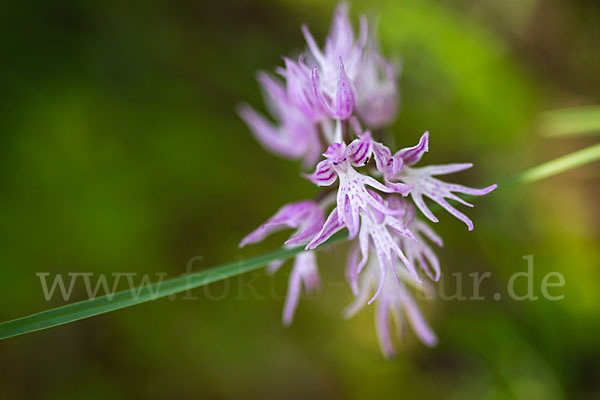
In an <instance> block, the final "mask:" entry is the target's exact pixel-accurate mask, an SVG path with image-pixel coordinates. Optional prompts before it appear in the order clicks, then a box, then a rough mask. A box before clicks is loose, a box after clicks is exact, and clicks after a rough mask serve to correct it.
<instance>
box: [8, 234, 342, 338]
mask: <svg viewBox="0 0 600 400" xmlns="http://www.w3.org/2000/svg"><path fill="white" fill-rule="evenodd" d="M344 237H345V234H344V233H341V234H338V235H334V236H333V237H332V238H330V239H329V240H328V241H327V242H326V243H324V244H323V246H325V245H327V244H331V243H334V242H336V241H340V240H342V239H343V238H344ZM303 249H304V246H297V247H294V248H290V249H281V250H277V251H274V252H271V253H267V254H262V255H260V256H257V257H253V258H250V259H247V260H242V261H238V262H234V263H229V264H225V265H222V266H219V267H215V268H211V269H209V270H206V271H201V272H196V273H193V274H189V275H185V276H181V277H178V278H173V279H169V280H165V281H162V282H160V283H155V284H152V285H148V286H144V287H142V288H133V289H132V290H124V291H121V292H117V293H115V294H114V295H111V296H110V297H109V296H102V297H96V298H93V299H89V300H83V301H80V302H77V303H73V304H67V305H64V306H60V307H56V308H52V309H50V310H46V311H42V312H39V313H36V314H31V315H28V316H26V317H22V318H18V319H13V320H11V321H7V322H3V323H1V324H0V339H6V338H9V337H12V336H17V335H22V334H24V333H29V332H34V331H39V330H42V329H47V328H52V327H54V326H58V325H63V324H67V323H69V322H74V321H77V320H80V319H84V318H89V317H93V316H95V315H100V314H104V313H107V312H111V311H115V310H118V309H121V308H125V307H130V306H134V305H136V304H140V303H145V302H147V301H152V300H156V299H159V298H162V297H165V296H168V295H171V294H176V293H181V292H184V291H187V290H190V289H194V288H197V287H200V286H204V285H207V284H209V283H212V282H217V281H220V280H224V279H227V278H231V277H233V276H236V275H241V274H243V273H246V272H249V271H253V270H256V269H258V268H261V267H263V266H265V265H267V264H268V263H270V262H271V261H274V260H282V259H287V258H290V257H292V256H294V255H295V254H297V253H299V252H301V251H303Z"/></svg>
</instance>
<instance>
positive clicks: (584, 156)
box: [498, 143, 600, 188]
mask: <svg viewBox="0 0 600 400" xmlns="http://www.w3.org/2000/svg"><path fill="white" fill-rule="evenodd" d="M598 160H600V143H598V144H595V145H593V146H590V147H586V148H585V149H582V150H578V151H576V152H574V153H571V154H567V155H566V156H562V157H559V158H555V159H554V160H551V161H547V162H545V163H543V164H540V165H537V166H535V167H533V168H529V169H527V170H525V171H523V172H520V173H518V174H515V175H512V176H509V177H508V178H505V179H502V180H501V181H499V182H498V187H499V188H504V187H508V186H514V185H519V184H523V183H531V182H535V181H539V180H541V179H544V178H548V177H550V176H554V175H557V174H560V173H561V172H565V171H567V170H570V169H573V168H576V167H579V166H582V165H584V164H588V163H591V162H594V161H598Z"/></svg>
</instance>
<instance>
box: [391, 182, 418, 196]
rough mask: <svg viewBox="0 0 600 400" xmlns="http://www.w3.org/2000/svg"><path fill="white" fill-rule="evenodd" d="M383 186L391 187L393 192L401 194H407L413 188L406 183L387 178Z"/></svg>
mask: <svg viewBox="0 0 600 400" xmlns="http://www.w3.org/2000/svg"><path fill="white" fill-rule="evenodd" d="M385 186H386V187H388V188H390V189H392V191H393V192H394V193H398V194H400V195H402V196H408V195H409V193H410V191H411V190H412V188H413V185H408V184H406V183H401V182H390V181H389V180H387V179H386V180H385Z"/></svg>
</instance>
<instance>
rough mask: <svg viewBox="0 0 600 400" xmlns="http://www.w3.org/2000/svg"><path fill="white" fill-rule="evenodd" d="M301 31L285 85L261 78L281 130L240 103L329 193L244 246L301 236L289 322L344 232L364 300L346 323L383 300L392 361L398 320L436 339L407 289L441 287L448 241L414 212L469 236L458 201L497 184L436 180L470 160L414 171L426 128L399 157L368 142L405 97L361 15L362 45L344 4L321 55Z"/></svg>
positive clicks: (270, 140) (355, 285) (384, 341)
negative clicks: (451, 221)
mask: <svg viewBox="0 0 600 400" xmlns="http://www.w3.org/2000/svg"><path fill="white" fill-rule="evenodd" d="M302 32H303V34H304V37H305V39H306V42H307V50H306V51H305V52H304V53H302V54H301V55H300V56H299V57H298V58H297V59H296V60H293V59H290V58H287V57H284V64H285V67H280V68H277V69H276V74H277V75H278V76H279V77H275V76H273V75H270V74H267V73H261V74H259V78H258V79H259V81H260V83H261V85H262V87H263V89H264V93H265V100H266V103H267V105H268V108H269V111H270V112H271V114H272V116H273V118H274V120H275V121H276V122H271V120H270V119H268V118H266V117H264V116H262V115H261V114H259V113H258V112H256V111H254V110H253V109H252V108H251V107H250V106H248V105H243V106H241V107H240V108H239V114H240V116H241V117H242V119H243V120H244V121H245V122H246V123H247V124H248V126H249V127H250V129H251V130H252V132H253V133H254V135H255V136H256V138H257V140H258V141H259V142H260V143H261V144H262V145H263V146H264V147H266V148H267V149H268V150H270V151H271V152H273V153H275V154H278V155H280V156H283V157H286V158H291V159H302V160H303V163H304V165H305V167H307V168H312V169H313V171H314V172H312V173H310V174H306V175H305V177H306V178H307V179H309V180H310V181H311V182H313V183H314V184H315V185H317V186H319V187H324V188H325V189H324V192H323V193H321V194H319V195H318V196H317V197H316V200H304V201H299V202H295V203H291V204H288V205H286V206H284V207H282V208H281V209H280V210H279V211H278V212H277V213H276V214H275V215H274V216H273V217H271V218H270V219H269V220H268V221H267V222H265V223H264V224H263V225H262V226H260V227H259V228H258V229H256V230H255V231H253V232H252V233H250V234H249V235H248V236H246V237H245V238H244V239H243V240H242V242H241V243H240V246H244V245H246V244H248V243H256V242H258V241H260V240H262V239H263V238H264V237H265V236H267V235H268V234H270V233H271V232H273V231H275V230H279V229H283V228H294V229H297V231H296V233H295V234H294V235H293V236H292V237H291V238H290V239H289V240H287V241H286V242H285V245H286V246H297V245H304V246H305V248H306V250H307V251H306V252H302V253H300V254H299V255H298V256H296V258H295V262H294V265H293V270H292V272H291V275H290V280H289V288H288V295H287V299H286V304H285V307H284V311H283V321H284V323H285V324H289V323H290V322H291V320H292V318H293V315H294V311H295V309H296V306H297V304H298V299H299V296H300V292H301V289H302V286H304V288H305V289H306V290H307V291H311V290H315V289H317V288H318V287H319V275H318V271H317V264H316V257H315V254H314V251H313V250H314V249H315V248H317V247H318V246H319V245H321V244H322V243H324V242H325V241H326V240H327V239H329V238H330V237H331V236H332V235H333V234H334V233H336V232H338V231H340V230H343V229H346V230H347V231H348V236H347V240H348V241H351V242H352V246H351V250H350V255H349V258H348V263H347V271H346V275H347V278H348V281H349V283H350V288H351V289H352V291H353V293H354V294H355V296H356V300H355V301H354V303H353V304H352V305H351V306H350V307H349V308H348V309H347V311H346V315H348V316H350V315H353V314H354V313H355V312H356V311H358V310H359V309H360V308H361V307H362V306H363V305H365V304H371V303H372V302H373V301H375V300H377V306H376V328H377V333H378V337H379V341H380V344H381V347H382V350H383V352H384V354H385V355H386V356H392V355H393V353H394V347H393V344H392V340H391V334H390V320H393V321H394V322H395V323H396V325H397V326H398V327H401V326H402V323H403V320H404V317H403V316H406V319H407V320H408V322H409V323H410V325H411V326H412V328H413V330H414V331H415V333H416V335H417V336H418V337H419V339H420V340H421V341H422V342H423V343H424V344H426V345H429V346H431V345H434V344H435V343H436V336H435V334H434V333H433V332H432V330H431V328H430V327H429V325H428V324H427V322H426V321H425V319H424V318H423V316H422V314H421V312H420V311H419V308H418V306H417V304H416V302H415V300H414V299H413V297H412V296H411V294H410V290H409V286H410V287H413V288H417V289H421V290H424V289H425V288H426V287H427V285H428V284H427V283H426V282H425V281H424V280H423V277H424V276H426V277H428V278H429V279H431V280H433V281H437V280H438V279H439V277H440V265H439V261H438V258H437V257H436V255H435V253H434V251H433V249H432V247H431V245H430V244H429V243H428V241H429V242H431V243H433V244H435V245H437V246H442V240H441V238H440V237H439V236H438V235H437V234H436V233H435V232H434V231H433V230H432V229H431V228H430V227H429V225H427V224H426V223H425V222H424V221H423V220H422V219H421V218H420V217H419V216H418V215H417V209H418V210H420V212H421V213H422V215H423V216H424V217H426V218H427V219H429V220H430V221H432V222H437V221H438V220H437V218H436V217H435V215H434V214H433V213H432V212H431V210H430V209H429V208H428V207H427V205H426V203H425V201H424V199H423V197H424V196H425V197H428V198H429V199H431V200H433V201H435V202H436V203H438V204H439V205H440V206H441V207H442V208H444V209H446V210H447V211H448V212H449V213H450V214H452V215H454V216H455V217H456V218H458V219H459V220H461V221H463V222H464V223H465V224H466V225H467V227H468V229H469V230H472V229H473V223H472V222H471V220H470V219H469V218H468V217H467V216H466V215H464V214H463V213H462V212H460V211H459V210H457V209H456V208H455V207H454V206H453V205H451V204H450V203H449V202H448V200H454V201H456V202H459V203H461V204H463V205H466V206H471V204H469V203H467V202H466V201H464V200H463V199H461V198H460V197H458V196H457V195H456V193H463V194H468V195H475V196H481V195H484V194H487V193H489V192H491V191H492V190H494V189H495V187H496V185H492V186H489V187H486V188H483V189H472V188H468V187H465V186H462V185H457V184H449V183H445V182H443V181H441V180H439V179H437V178H435V177H436V176H438V175H445V174H449V173H452V172H457V171H461V170H463V169H466V168H469V167H471V164H446V165H436V166H426V167H416V166H415V165H416V164H418V163H419V161H420V160H421V158H422V157H423V155H424V154H425V153H426V152H427V151H428V149H429V134H428V132H425V133H424V134H423V135H422V137H421V139H420V140H419V143H418V144H417V145H415V146H414V147H409V148H404V149H401V150H399V151H397V152H396V153H392V151H391V150H390V149H389V148H388V147H387V146H386V145H385V144H383V143H381V142H380V141H378V140H376V138H375V135H372V134H371V131H370V130H369V129H372V130H374V132H375V130H378V131H380V130H381V128H383V127H385V126H387V125H389V124H390V123H391V122H393V120H394V119H395V117H396V112H397V108H398V107H397V106H398V100H399V95H398V87H397V83H396V77H397V71H396V69H395V67H394V66H393V65H392V64H391V63H390V62H389V61H387V60H386V59H385V58H384V57H383V55H382V54H381V52H380V50H379V47H378V45H377V41H376V38H375V36H374V35H373V34H372V30H371V31H369V30H368V27H367V20H366V18H365V17H364V16H363V17H361V18H360V28H359V34H358V36H357V37H356V38H355V35H354V31H353V28H352V25H351V23H350V20H349V17H348V7H347V5H345V4H341V5H339V6H338V7H337V10H336V12H335V16H334V18H333V22H332V26H331V31H330V33H329V36H328V37H327V39H326V40H325V46H324V48H322V49H321V48H320V47H319V45H318V44H317V42H316V40H315V39H314V38H313V36H312V35H311V34H310V32H309V30H308V28H307V27H306V26H304V27H302ZM363 125H364V126H365V127H366V129H363ZM321 156H322V157H323V159H322V160H320V161H319V158H320V157H321ZM315 164H316V165H315ZM408 196H410V197H408ZM409 199H410V200H412V201H410V200H409ZM330 208H333V209H332V210H331V211H329V209H330ZM328 211H329V213H328V214H327V212H328ZM326 215H327V217H326ZM281 264H282V262H281V261H278V262H275V263H273V264H271V265H270V266H269V268H268V270H269V271H270V272H273V271H275V270H277V269H278V268H279V267H280V266H281Z"/></svg>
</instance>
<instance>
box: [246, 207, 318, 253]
mask: <svg viewBox="0 0 600 400" xmlns="http://www.w3.org/2000/svg"><path fill="white" fill-rule="evenodd" d="M319 213H321V215H319ZM319 218H321V220H322V218H323V217H322V211H321V209H320V207H319V206H318V205H317V204H316V203H314V202H313V201H310V200H306V201H299V202H295V203H290V204H287V205H285V206H283V207H281V208H280V209H279V210H278V211H277V212H276V213H275V215H273V216H272V217H271V218H269V219H268V220H267V221H266V222H265V223H264V224H262V225H261V226H259V227H258V228H257V229H255V230H254V231H252V232H250V234H248V235H247V236H246V237H245V238H244V239H242V241H241V242H240V244H239V247H243V246H245V245H247V244H249V243H257V242H260V241H261V240H263V239H264V238H265V237H267V236H268V235H269V234H271V233H273V232H275V231H278V230H280V229H284V228H299V232H298V233H297V235H300V234H303V232H304V231H305V230H308V231H315V233H316V230H318V229H315V228H318V227H319Z"/></svg>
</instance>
